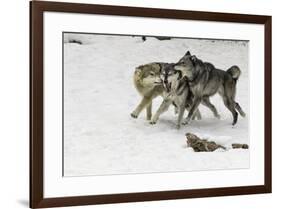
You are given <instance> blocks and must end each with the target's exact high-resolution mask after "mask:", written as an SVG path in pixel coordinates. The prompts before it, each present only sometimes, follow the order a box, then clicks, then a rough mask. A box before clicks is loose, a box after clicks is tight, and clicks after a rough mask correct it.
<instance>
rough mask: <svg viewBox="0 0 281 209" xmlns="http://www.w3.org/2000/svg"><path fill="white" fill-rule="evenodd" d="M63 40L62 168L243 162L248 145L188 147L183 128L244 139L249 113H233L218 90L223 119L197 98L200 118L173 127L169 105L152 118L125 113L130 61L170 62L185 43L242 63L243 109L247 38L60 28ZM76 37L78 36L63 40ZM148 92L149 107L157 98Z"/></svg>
mask: <svg viewBox="0 0 281 209" xmlns="http://www.w3.org/2000/svg"><path fill="white" fill-rule="evenodd" d="M64 38H65V40H64V41H65V43H64V175H65V176H85V175H112V174H133V173H153V172H179V171H198V170H212V169H245V168H249V152H250V150H241V149H238V150H233V149H230V150H228V151H216V152H212V153H197V152H194V151H193V150H192V149H191V148H187V145H186V139H185V133H187V132H191V133H194V134H197V135H198V136H199V137H205V138H208V139H210V140H214V141H216V142H217V143H220V144H222V145H224V146H226V147H230V146H231V144H232V143H247V144H249V143H250V142H249V135H248V118H249V115H247V116H246V118H242V117H240V116H239V118H238V123H237V125H236V126H235V127H232V126H231V122H232V115H231V113H230V112H229V111H228V110H227V109H226V107H225V106H224V105H223V102H222V99H221V98H220V97H219V96H217V95H216V96H214V97H212V98H211V101H212V103H213V104H214V105H215V106H216V107H217V109H218V111H219V113H220V115H221V119H220V120H219V119H216V118H214V116H213V114H212V113H211V112H210V110H209V109H207V108H205V107H204V106H202V105H200V106H199V108H200V111H201V113H202V116H203V118H202V120H200V121H192V122H191V123H190V124H189V125H187V126H182V128H181V129H180V130H177V129H176V126H175V123H176V118H177V116H176V115H175V114H174V110H173V108H172V107H171V108H170V109H169V111H168V112H166V113H164V114H163V115H162V116H160V119H159V121H158V123H157V124H156V125H150V124H149V122H148V121H147V120H146V119H145V112H142V113H141V115H140V116H139V118H138V119H133V118H131V116H130V113H131V112H132V111H133V110H134V109H135V107H136V106H137V105H138V103H139V102H140V99H141V97H140V96H139V94H138V93H137V91H136V90H135V88H134V85H133V73H134V69H135V67H136V66H138V65H141V64H146V63H149V62H155V61H159V62H176V61H178V60H179V59H180V58H181V57H182V56H183V55H184V53H185V52H186V51H187V50H190V52H191V53H192V54H195V55H196V56H197V57H198V58H200V59H202V60H204V61H208V62H212V63H213V64H214V65H215V66H216V67H217V68H220V69H224V70H226V69H228V68H229V67H230V66H232V65H238V66H239V67H240V68H241V71H242V75H241V77H240V79H239V81H238V85H237V95H236V100H237V101H238V102H239V103H240V105H241V107H242V108H243V109H244V111H245V112H246V114H248V113H249V109H248V108H249V89H248V76H249V74H248V43H247V42H245V41H218V40H217V41H215V40H199V39H171V40H164V41H159V40H157V39H155V38H147V40H146V41H145V42H143V41H142V40H141V38H140V37H131V36H106V35H91V34H84V35H82V34H65V37H64ZM69 40H70V41H73V40H79V41H81V43H82V44H77V43H68V42H69ZM161 100H162V99H161V97H159V98H157V99H156V100H154V104H153V112H155V110H156V108H158V106H159V105H160V103H161Z"/></svg>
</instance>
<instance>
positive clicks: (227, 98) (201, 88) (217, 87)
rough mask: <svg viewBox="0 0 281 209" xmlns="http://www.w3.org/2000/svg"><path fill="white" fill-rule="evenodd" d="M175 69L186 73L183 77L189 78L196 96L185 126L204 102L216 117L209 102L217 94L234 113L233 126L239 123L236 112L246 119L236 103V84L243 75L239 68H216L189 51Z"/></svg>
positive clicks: (213, 108)
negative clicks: (224, 69) (225, 69)
mask: <svg viewBox="0 0 281 209" xmlns="http://www.w3.org/2000/svg"><path fill="white" fill-rule="evenodd" d="M174 68H175V69H176V70H180V71H182V72H184V73H183V76H185V77H186V78H187V80H188V83H189V87H190V90H191V92H192V94H193V95H194V99H193V104H192V106H191V108H190V111H189V114H188V116H187V118H186V119H185V120H184V121H183V124H188V123H189V122H190V120H191V119H192V116H193V115H194V113H195V112H196V110H197V108H198V106H199V104H200V103H201V102H202V101H204V103H206V105H207V106H209V108H210V109H212V111H213V112H214V114H215V115H216V114H217V110H216V108H215V106H214V105H212V104H211V103H210V100H209V97H210V96H213V95H214V94H216V93H219V94H220V95H221V97H222V99H223V102H224V104H225V106H226V107H227V108H228V110H229V111H230V112H231V113H232V116H233V122H232V125H235V124H236V123H237V119H238V113H237V112H236V110H237V111H238V112H239V114H240V115H241V116H242V117H245V115H246V114H245V113H244V111H243V110H242V108H241V107H240V105H239V104H238V103H237V102H236V101H235V94H236V83H237V80H238V78H239V76H240V74H241V70H240V69H239V67H238V66H232V67H230V68H229V69H228V70H227V71H223V70H220V69H217V68H215V66H214V65H213V64H211V63H208V62H203V61H202V60H200V59H198V58H197V57H196V56H194V55H193V56H192V55H191V54H190V52H189V51H188V52H187V53H186V54H185V55H184V56H183V57H182V58H181V59H180V60H179V62H178V63H177V64H176V65H175V66H174Z"/></svg>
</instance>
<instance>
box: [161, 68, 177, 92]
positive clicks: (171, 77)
mask: <svg viewBox="0 0 281 209" xmlns="http://www.w3.org/2000/svg"><path fill="white" fill-rule="evenodd" d="M174 66H175V64H174V63H172V64H167V65H166V66H164V67H163V69H162V70H161V74H160V78H161V80H162V82H163V86H164V88H165V89H166V91H167V92H170V91H171V86H172V84H173V83H175V82H178V81H179V80H180V79H181V78H182V73H181V71H179V70H176V69H175V68H174Z"/></svg>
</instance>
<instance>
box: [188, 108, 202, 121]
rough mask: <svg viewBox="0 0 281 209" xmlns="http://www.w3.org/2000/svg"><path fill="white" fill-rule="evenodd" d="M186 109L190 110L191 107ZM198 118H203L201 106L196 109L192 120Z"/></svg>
mask: <svg viewBox="0 0 281 209" xmlns="http://www.w3.org/2000/svg"><path fill="white" fill-rule="evenodd" d="M186 110H187V111H188V112H189V110H190V107H186ZM196 118H197V120H201V119H202V115H201V112H200V110H199V108H198V109H197V110H196V111H195V113H194V115H193V116H192V120H195V119H196Z"/></svg>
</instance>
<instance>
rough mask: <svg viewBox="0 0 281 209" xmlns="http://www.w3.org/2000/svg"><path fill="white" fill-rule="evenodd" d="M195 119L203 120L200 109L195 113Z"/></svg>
mask: <svg viewBox="0 0 281 209" xmlns="http://www.w3.org/2000/svg"><path fill="white" fill-rule="evenodd" d="M194 117H196V118H197V120H201V119H202V116H201V112H200V110H199V108H198V109H197V110H196V111H195V113H194Z"/></svg>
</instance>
